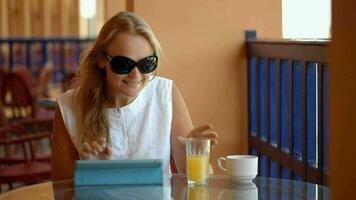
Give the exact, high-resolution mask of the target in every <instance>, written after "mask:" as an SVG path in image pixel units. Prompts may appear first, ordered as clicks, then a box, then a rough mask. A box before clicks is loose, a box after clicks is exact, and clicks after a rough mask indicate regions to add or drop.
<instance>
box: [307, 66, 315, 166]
mask: <svg viewBox="0 0 356 200" xmlns="http://www.w3.org/2000/svg"><path fill="white" fill-rule="evenodd" d="M316 67H317V66H316V63H307V68H306V98H307V99H306V100H307V102H306V113H307V116H306V117H307V121H306V131H307V141H306V143H307V144H306V145H307V164H308V165H309V166H313V167H316V166H317V160H316V153H317V145H316V144H317V143H316V139H317V138H316V131H317V128H316V127H317V120H316V119H317V118H316V117H317V116H316V114H317V84H316V83H317V68H316Z"/></svg>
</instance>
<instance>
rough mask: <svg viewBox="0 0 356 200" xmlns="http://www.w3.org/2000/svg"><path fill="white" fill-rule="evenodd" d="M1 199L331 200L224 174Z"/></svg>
mask: <svg viewBox="0 0 356 200" xmlns="http://www.w3.org/2000/svg"><path fill="white" fill-rule="evenodd" d="M2 199H23V200H26V199H51V200H52V199H55V200H63V199H64V200H66V199H70V200H72V199H76V200H83V199H84V200H91V199H155V200H156V199H158V200H161V199H164V200H165V199H175V200H177V199H178V200H195V199H199V200H214V199H219V200H220V199H221V200H224V199H248V200H257V199H293V200H297V199H308V200H309V199H311V200H317V199H320V200H324V199H329V188H327V187H325V186H320V185H316V184H311V183H306V182H301V181H293V180H287V179H278V178H267V177H256V178H255V179H254V180H253V182H247V183H246V182H245V183H236V182H232V181H230V179H229V177H228V176H225V175H212V176H210V177H209V183H208V186H192V187H190V186H187V179H186V176H185V175H184V174H175V175H173V176H166V177H164V184H163V186H161V185H140V186H139V185H134V186H133V185H122V186H85V187H74V186H73V181H72V180H65V181H55V182H47V183H42V184H37V185H32V186H27V187H22V188H18V189H15V190H12V191H10V192H7V193H4V194H1V195H0V200H2Z"/></svg>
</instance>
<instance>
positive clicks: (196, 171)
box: [187, 155, 209, 184]
mask: <svg viewBox="0 0 356 200" xmlns="http://www.w3.org/2000/svg"><path fill="white" fill-rule="evenodd" d="M187 175H188V180H189V181H193V182H196V183H202V184H203V183H205V182H206V180H207V178H208V175H209V156H208V155H206V156H196V155H194V156H192V155H190V156H188V157H187Z"/></svg>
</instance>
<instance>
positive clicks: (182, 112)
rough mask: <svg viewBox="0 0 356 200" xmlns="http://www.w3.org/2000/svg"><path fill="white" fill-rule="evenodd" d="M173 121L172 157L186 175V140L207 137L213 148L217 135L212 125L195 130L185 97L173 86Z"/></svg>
mask: <svg viewBox="0 0 356 200" xmlns="http://www.w3.org/2000/svg"><path fill="white" fill-rule="evenodd" d="M172 93H173V97H172V98H173V100H172V101H173V121H172V130H171V143H172V155H173V159H174V162H175V164H176V167H177V170H178V172H179V173H185V171H186V170H185V169H186V161H185V138H187V137H206V138H210V139H211V144H212V146H214V145H216V144H217V142H218V141H217V133H216V132H215V131H213V127H212V125H210V124H206V125H202V126H199V127H196V128H194V129H193V124H192V120H191V119H190V116H189V112H188V109H187V106H186V104H185V101H184V99H183V96H182V95H181V93H180V91H179V89H178V87H177V86H176V85H173V92H172Z"/></svg>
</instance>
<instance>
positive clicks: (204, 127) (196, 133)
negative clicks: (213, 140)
mask: <svg viewBox="0 0 356 200" xmlns="http://www.w3.org/2000/svg"><path fill="white" fill-rule="evenodd" d="M213 128H214V127H213V125H211V124H204V125H201V126H198V127H196V128H194V129H193V130H192V131H191V132H190V134H189V135H190V136H191V137H201V136H202V133H204V132H206V131H210V130H212V129H213Z"/></svg>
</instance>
